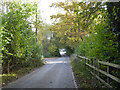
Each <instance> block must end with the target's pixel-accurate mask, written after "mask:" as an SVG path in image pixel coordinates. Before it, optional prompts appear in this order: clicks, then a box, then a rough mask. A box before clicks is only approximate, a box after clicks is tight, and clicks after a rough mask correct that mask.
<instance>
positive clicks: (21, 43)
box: [1, 2, 42, 72]
mask: <svg viewBox="0 0 120 90" xmlns="http://www.w3.org/2000/svg"><path fill="white" fill-rule="evenodd" d="M8 8H9V11H8V12H7V13H6V14H5V15H4V16H3V17H2V25H3V27H2V28H1V30H2V54H3V72H6V67H5V66H8V65H7V64H10V65H12V68H10V69H11V70H12V69H17V68H18V67H25V66H26V65H28V66H31V65H32V66H34V65H36V64H37V63H38V62H41V61H40V59H41V55H42V53H41V52H42V50H41V48H40V46H39V45H37V44H36V36H35V32H33V31H32V28H31V25H30V24H29V23H31V22H32V21H28V19H29V18H30V17H32V16H33V15H34V14H35V13H36V10H35V7H33V5H32V4H30V3H27V4H21V3H16V2H9V6H8ZM31 59H32V60H33V61H34V60H35V61H34V62H35V63H32V62H33V61H32V60H31ZM8 62H9V63H8ZM30 63H31V64H30ZM7 68H9V67H7Z"/></svg>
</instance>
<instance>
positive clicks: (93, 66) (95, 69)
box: [77, 55, 120, 88]
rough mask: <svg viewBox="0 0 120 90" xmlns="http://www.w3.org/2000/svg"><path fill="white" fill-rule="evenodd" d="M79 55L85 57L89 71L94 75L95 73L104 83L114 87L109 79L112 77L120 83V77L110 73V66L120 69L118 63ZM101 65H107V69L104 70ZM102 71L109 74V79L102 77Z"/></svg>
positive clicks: (106, 74)
mask: <svg viewBox="0 0 120 90" xmlns="http://www.w3.org/2000/svg"><path fill="white" fill-rule="evenodd" d="M77 57H79V58H81V59H84V60H85V65H86V66H88V68H90V69H89V71H90V73H91V74H92V75H94V76H95V77H96V78H97V79H98V80H100V81H101V82H102V83H103V84H105V85H106V86H107V87H109V88H112V86H111V85H110V81H109V79H110V78H111V79H112V80H114V81H116V82H117V83H120V78H118V77H115V76H113V75H111V74H110V67H114V68H116V69H120V65H118V64H112V63H109V62H104V61H100V60H93V59H88V58H86V57H83V56H78V55H77ZM100 65H106V66H107V70H106V71H103V70H101V69H100ZM100 73H101V74H104V75H105V76H107V81H105V80H103V79H102V78H101V77H100Z"/></svg>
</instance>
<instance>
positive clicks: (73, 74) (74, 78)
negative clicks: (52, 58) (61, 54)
mask: <svg viewBox="0 0 120 90" xmlns="http://www.w3.org/2000/svg"><path fill="white" fill-rule="evenodd" d="M71 68H72V66H71ZM72 77H73V83H74V86H75V88H78V87H77V84H76V81H75V77H74V72H73V71H72Z"/></svg>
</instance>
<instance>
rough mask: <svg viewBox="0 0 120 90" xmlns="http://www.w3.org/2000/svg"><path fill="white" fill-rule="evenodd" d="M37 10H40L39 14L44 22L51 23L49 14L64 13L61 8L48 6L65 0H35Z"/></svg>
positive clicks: (27, 0) (29, 0)
mask: <svg viewBox="0 0 120 90" xmlns="http://www.w3.org/2000/svg"><path fill="white" fill-rule="evenodd" d="M24 1H25V2H33V1H35V0H24ZM37 2H38V10H40V15H41V18H42V20H43V22H44V23H47V24H52V22H54V20H51V19H50V16H51V15H56V14H57V13H65V12H64V10H63V9H60V8H53V7H49V6H50V5H51V4H52V3H54V2H65V0H37Z"/></svg>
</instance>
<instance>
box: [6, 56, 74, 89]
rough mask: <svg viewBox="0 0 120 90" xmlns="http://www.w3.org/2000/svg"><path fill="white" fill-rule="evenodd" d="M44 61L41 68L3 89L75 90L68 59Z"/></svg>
mask: <svg viewBox="0 0 120 90" xmlns="http://www.w3.org/2000/svg"><path fill="white" fill-rule="evenodd" d="M46 61H47V64H46V65H44V66H43V67H41V68H39V69H37V70H35V71H33V72H32V73H30V74H28V75H26V76H24V77H22V78H20V79H18V80H16V81H14V82H12V83H10V84H8V85H7V86H6V87H4V88H75V85H74V78H73V75H72V68H71V65H70V61H69V57H61V58H57V59H50V60H46Z"/></svg>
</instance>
